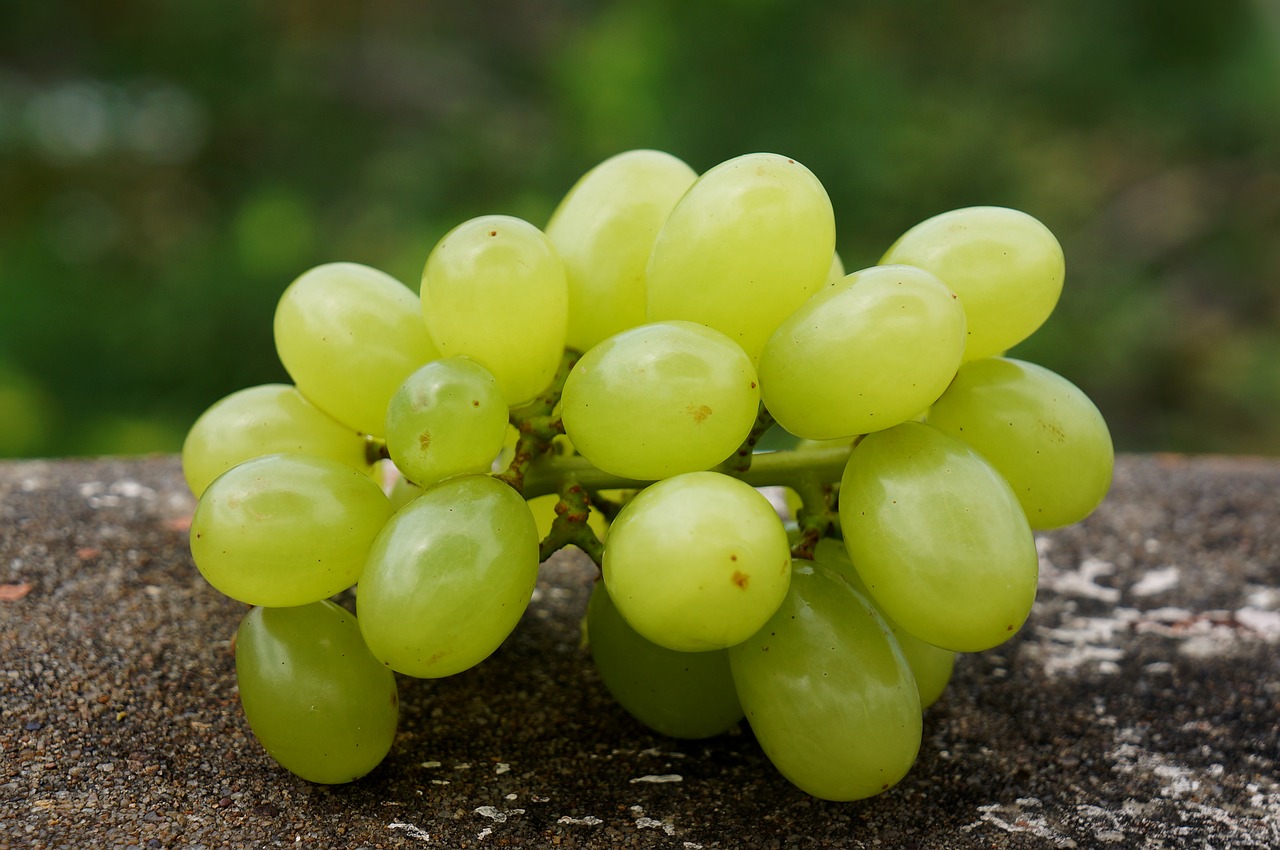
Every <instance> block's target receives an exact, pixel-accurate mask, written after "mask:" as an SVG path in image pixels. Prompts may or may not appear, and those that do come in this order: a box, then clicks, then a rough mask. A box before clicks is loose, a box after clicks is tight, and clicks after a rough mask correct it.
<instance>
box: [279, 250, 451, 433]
mask: <svg viewBox="0 0 1280 850" xmlns="http://www.w3.org/2000/svg"><path fill="white" fill-rule="evenodd" d="M275 340H276V351H277V352H278V353H279V355H280V362H282V363H283V364H284V368H285V369H286V370H287V371H288V372H289V375H290V376H291V377H292V378H293V382H294V383H295V384H296V385H297V387H298V389H299V390H300V391H301V392H302V394H303V395H304V396H306V397H307V399H308V400H309V401H310V402H311V403H312V404H314V405H315V406H316V407H319V408H320V409H321V410H323V411H324V412H325V413H328V414H329V415H330V416H332V417H333V418H334V419H337V420H338V421H339V422H341V423H343V424H344V425H346V426H348V427H350V428H352V429H354V430H356V431H359V432H361V433H363V434H371V435H374V436H382V429H383V426H384V425H385V424H386V417H387V402H389V401H390V400H391V396H392V395H394V394H395V391H396V389H397V388H398V387H399V386H400V384H401V383H402V382H403V381H404V379H405V378H407V377H408V376H409V373H410V372H412V371H413V370H415V369H417V368H418V367H419V366H421V365H422V364H423V363H426V362H427V361H429V360H434V359H436V358H437V357H439V356H440V354H439V352H438V351H437V350H436V348H435V346H434V345H432V344H431V340H430V339H429V338H428V337H427V331H426V328H425V327H423V324H422V316H421V315H420V314H419V312H418V306H417V302H416V299H415V298H414V295H413V292H412V291H411V290H410V289H409V288H408V287H406V286H405V285H404V284H402V283H400V281H398V280H396V279H395V278H393V277H391V276H390V275H387V274H384V273H383V272H380V271H378V270H377V269H372V268H369V267H368V266H361V265H358V264H356V263H329V264H327V265H323V266H317V267H315V268H313V269H311V270H310V271H308V272H306V273H305V274H303V275H302V276H301V277H299V278H298V279H297V280H295V281H294V282H293V283H291V284H289V287H288V288H287V289H286V290H285V291H284V294H283V295H281V296H280V302H279V304H277V305H276V314H275Z"/></svg>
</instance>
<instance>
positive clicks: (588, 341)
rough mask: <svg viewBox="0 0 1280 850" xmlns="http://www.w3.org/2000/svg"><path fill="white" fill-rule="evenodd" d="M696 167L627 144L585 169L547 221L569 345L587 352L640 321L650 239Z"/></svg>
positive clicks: (660, 153) (694, 174)
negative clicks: (564, 285)
mask: <svg viewBox="0 0 1280 850" xmlns="http://www.w3.org/2000/svg"><path fill="white" fill-rule="evenodd" d="M697 176H698V175H697V173H696V172H695V171H694V170H693V169H692V168H690V167H689V166H688V165H686V164H685V163H684V162H683V161H681V160H680V159H677V158H676V157H674V156H672V155H671V154H669V153H663V152H662V151H654V150H633V151H627V152H625V153H620V154H618V155H616V156H613V157H610V158H609V159H606V160H605V161H604V162H602V163H600V164H599V165H597V166H596V167H595V168H593V169H591V170H590V171H588V172H587V173H586V174H584V175H583V176H582V178H581V179H579V180H578V182H577V183H576V184H574V186H573V188H572V189H570V190H569V193H568V194H567V195H565V197H564V199H563V200H562V201H560V205H559V206H558V207H556V210H555V212H554V213H553V214H552V215H551V220H550V221H549V222H547V238H548V239H550V240H551V244H553V245H555V247H556V251H558V252H559V254H560V257H561V259H563V260H564V268H565V274H566V276H567V278H568V281H569V329H568V336H567V344H568V346H569V347H570V348H573V349H576V350H578V351H586V350H587V349H589V348H590V347H591V346H593V345H595V344H596V343H597V342H599V341H600V340H602V339H604V338H605V337H610V336H613V335H614V334H615V333H618V332H619V331H624V330H626V329H627V328H631V327H635V326H636V325H640V324H643V323H644V321H645V287H644V270H645V266H646V265H647V264H648V262H649V253H650V251H651V250H652V249H653V240H654V239H655V238H656V237H657V235H658V230H659V229H660V228H661V227H662V223H663V222H664V221H666V219H667V216H668V215H669V214H670V212H671V208H672V207H674V206H675V205H676V201H678V200H680V196H681V195H683V194H684V193H685V190H686V189H688V188H689V186H690V185H691V184H692V183H693V181H694V180H695V179H696V178H697Z"/></svg>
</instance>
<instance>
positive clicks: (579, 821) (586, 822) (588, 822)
mask: <svg viewBox="0 0 1280 850" xmlns="http://www.w3.org/2000/svg"><path fill="white" fill-rule="evenodd" d="M556 823H564V824H569V825H570V826H599V825H600V824H602V823H604V821H602V820H600V818H598V817H593V816H592V815H587V816H586V817H581V818H571V817H569V816H568V815H563V816H562V817H561V818H560V819H559V820H558V821H556Z"/></svg>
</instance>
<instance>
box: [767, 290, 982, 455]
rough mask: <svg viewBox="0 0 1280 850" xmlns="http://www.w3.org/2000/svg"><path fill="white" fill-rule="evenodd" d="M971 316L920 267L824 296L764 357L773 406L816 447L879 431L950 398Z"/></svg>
mask: <svg viewBox="0 0 1280 850" xmlns="http://www.w3.org/2000/svg"><path fill="white" fill-rule="evenodd" d="M964 328H965V316H964V309H963V308H962V307H961V306H960V302H959V300H958V299H957V298H956V297H955V294H954V293H953V292H951V290H949V289H948V288H947V287H946V285H945V284H943V283H942V281H940V280H938V278H936V277H935V276H933V275H932V274H930V273H929V272H927V271H924V270H923V269H918V268H915V267H913V266H874V267H872V268H869V269H864V270H862V271H860V272H854V273H853V274H851V275H848V276H847V277H845V278H844V280H842V281H841V282H840V283H839V284H837V285H835V286H828V287H824V288H823V289H822V291H821V292H819V293H818V294H817V295H814V296H813V297H812V298H810V299H809V300H808V301H806V302H805V303H804V304H803V305H801V307H800V308H799V309H797V310H796V311H795V312H794V313H792V314H791V315H790V316H788V317H787V318H786V320H784V321H783V322H782V324H781V325H779V326H778V329H777V330H776V331H774V332H773V335H772V336H770V337H769V341H768V343H766V345H765V347H764V353H763V354H762V355H761V357H760V387H761V392H762V393H763V395H764V404H765V407H766V408H768V410H769V412H770V413H772V414H773V417H774V419H776V420H777V422H778V424H779V425H781V426H782V427H783V428H785V429H787V430H788V431H790V432H791V433H792V434H795V435H797V436H799V437H804V438H807V439H810V440H830V439H835V438H839V437H846V436H849V435H852V434H865V433H868V432H870V431H879V430H881V429H884V428H889V427H891V426H893V425H897V424H898V423H899V422H904V421H906V420H907V419H910V418H911V417H913V416H915V415H916V414H918V413H920V412H921V411H922V410H924V409H925V408H926V407H928V406H929V405H930V404H931V403H932V402H933V400H934V399H936V398H937V397H938V396H939V395H941V394H942V391H943V390H945V389H946V388H947V384H948V383H949V382H950V381H951V378H952V377H953V376H954V375H955V373H956V369H958V368H959V366H960V360H961V356H962V353H963V351H964Z"/></svg>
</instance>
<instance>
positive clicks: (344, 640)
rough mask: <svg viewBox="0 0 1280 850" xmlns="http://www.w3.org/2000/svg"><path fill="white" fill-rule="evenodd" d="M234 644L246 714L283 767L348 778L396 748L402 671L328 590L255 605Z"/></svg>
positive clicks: (318, 777) (310, 776)
mask: <svg viewBox="0 0 1280 850" xmlns="http://www.w3.org/2000/svg"><path fill="white" fill-rule="evenodd" d="M235 653H236V683H237V685H238V686H239V691H240V703H241V705H243V706H244V715H245V719H247V720H248V721H249V728H250V729H252V730H253V734H254V736H255V737H256V738H257V739H258V741H259V742H261V744H262V746H263V747H264V748H265V749H266V751H267V752H268V753H270V754H271V757H272V758H274V759H275V760H276V761H277V762H279V763H280V764H281V765H282V766H283V767H285V768H287V769H288V770H291V771H293V772H294V773H295V774H297V775H298V776H300V777H302V778H303V779H305V780H307V781H308V782H319V783H322V784H336V783H341V782H350V781H352V780H353V779H359V778H360V777H361V776H364V775H365V774H366V773H368V772H369V771H371V770H373V769H374V768H375V767H377V766H378V763H379V762H381V761H382V759H383V758H384V757H385V756H386V754H387V752H388V751H389V750H390V749H391V743H392V741H393V740H394V739H395V736H396V722H397V720H398V719H399V714H400V702H399V699H398V697H397V694H396V677H395V674H394V673H392V672H391V671H390V670H388V669H387V668H386V667H384V666H382V664H381V663H380V662H379V661H378V659H376V658H374V657H373V655H372V654H371V653H370V652H369V649H368V647H366V646H365V645H364V640H363V639H362V638H361V637H360V627H359V626H358V625H356V618H355V617H354V616H353V615H352V614H351V613H349V612H348V611H346V610H345V609H343V608H340V607H339V606H337V605H334V604H333V603H332V602H329V601H328V600H323V601H320V602H312V603H310V604H308V605H300V606H297V607H293V608H254V609H252V610H251V611H249V613H248V614H246V615H245V617H244V619H243V620H241V621H240V628H239V629H238V630H237V631H236V649H235Z"/></svg>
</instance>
